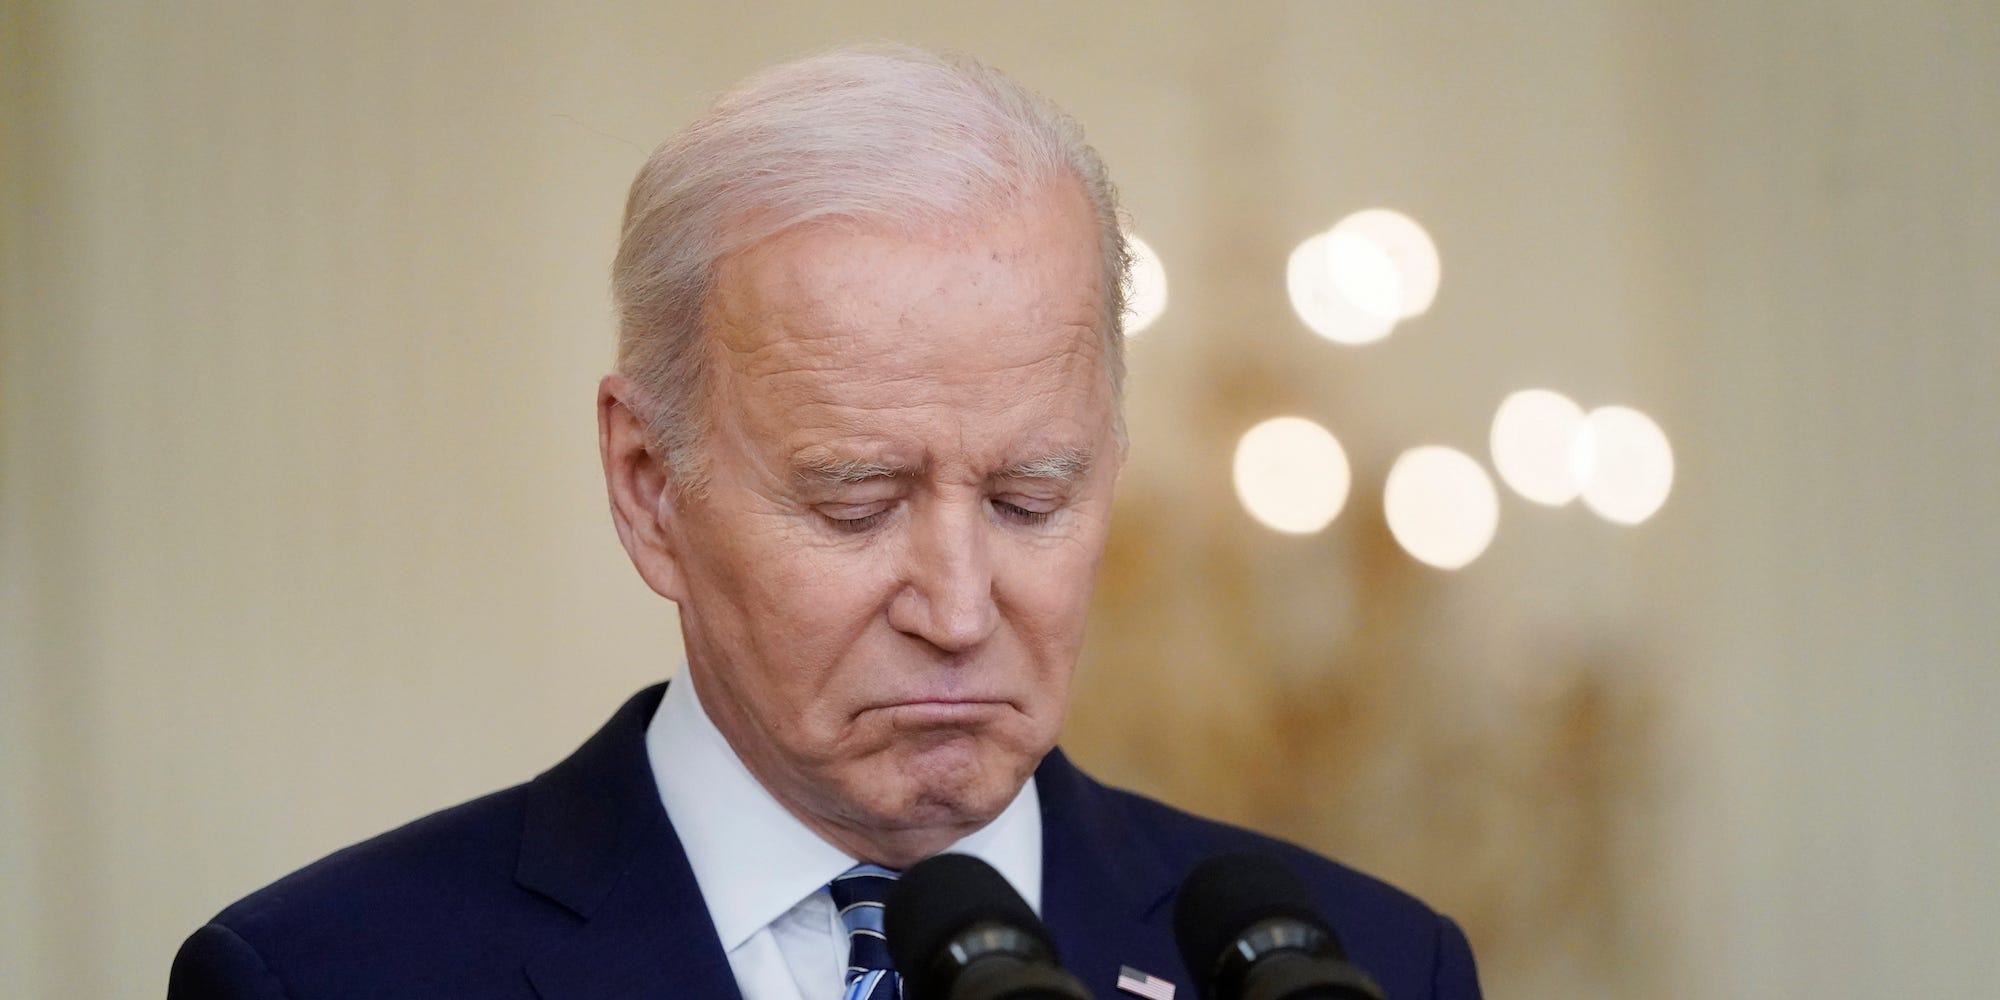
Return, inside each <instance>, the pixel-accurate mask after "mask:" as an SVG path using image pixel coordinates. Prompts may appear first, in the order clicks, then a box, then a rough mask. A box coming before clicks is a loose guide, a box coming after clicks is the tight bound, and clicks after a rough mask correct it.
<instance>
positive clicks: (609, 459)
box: [597, 374, 687, 604]
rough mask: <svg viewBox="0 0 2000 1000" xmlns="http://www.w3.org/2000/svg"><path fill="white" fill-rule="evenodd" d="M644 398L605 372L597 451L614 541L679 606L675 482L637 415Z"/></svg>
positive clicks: (624, 381)
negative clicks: (649, 443)
mask: <svg viewBox="0 0 2000 1000" xmlns="http://www.w3.org/2000/svg"><path fill="white" fill-rule="evenodd" d="M644 398H645V397H644V396H643V394H642V393H641V392H640V390H639V387H638V386H637V385H635V384H634V383H633V382H632V380H631V379H628V378H626V377H625V376H623V375H617V374H612V375H606V376H604V379H603V381H601V382H599V383H597V450H598V452H599V454H600V455H601V457H602V458H603V460H604V488H605V489H606V490H607V491H608V492H609V493H610V494H611V521H612V523H613V524H615V525H616V526H617V527H618V540H619V541H621V542H623V543H625V553H626V555H629V556H631V557H632V565H633V567H634V568H636V569H638V571H639V576H640V577H641V578H643V579H644V580H645V581H646V585H647V586H649V587H652V588H653V590H654V591H655V592H657V593H658V594H659V595H660V596H661V597H664V598H666V599H667V600H670V601H673V602H674V603H676V604H678V603H680V602H681V600H682V598H684V597H685V596H686V595H687V591H686V588H685V587H684V586H683V581H684V580H685V577H684V576H683V575H682V573H681V566H680V557H679V552H678V546H677V545H676V544H675V537H676V536H675V528H676V527H678V525H676V524H675V519H676V518H677V517H678V514H677V512H676V511H675V509H674V501H675V499H676V497H675V490H674V482H673V476H672V474H671V473H669V472H668V470H667V463H666V462H665V461H664V458H663V456H658V455H655V454H653V453H652V451H651V450H650V449H649V448H648V447H647V445H646V421H645V418H644V417H642V416H641V414H642V413H644V412H646V411H647V410H648V409H650V408H649V407H646V406H644V405H642V400H644Z"/></svg>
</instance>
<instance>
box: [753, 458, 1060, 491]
mask: <svg viewBox="0 0 2000 1000" xmlns="http://www.w3.org/2000/svg"><path fill="white" fill-rule="evenodd" d="M1090 466H1091V457H1090V453H1089V452H1087V451H1084V450H1082V449H1080V448H1067V449H1064V450H1062V451H1058V452H1054V453H1052V454H1048V455H1040V456H1037V457H1035V458H1031V459H1028V460H1026V461H1023V462H1016V463H1014V464H1013V465H1010V466H1007V467H1006V468H1004V469H1001V470H1000V471H998V472H996V473H994V474H993V477H992V478H993V479H994V480H1009V479H1042V480H1049V481H1052V482H1063V483H1074V482H1077V481H1080V480H1082V479H1083V478H1084V477H1085V476H1087V475H1089V474H1090ZM917 471H920V470H914V469H911V468H909V467H907V466H901V465H889V464H885V463H883V462H877V461H872V460H870V459H865V458H808V459H803V460H801V461H799V462H797V463H795V464H794V465H793V467H792V479H793V480H794V481H795V482H797V483H799V484H801V485H804V486H820V487H825V486H855V485H859V484H861V483H867V482H873V481H874V480H877V479H897V478H901V477H904V476H908V475H911V474H913V473H914V472H917Z"/></svg>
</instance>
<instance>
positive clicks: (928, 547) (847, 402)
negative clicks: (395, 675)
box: [667, 185, 1122, 860]
mask: <svg viewBox="0 0 2000 1000" xmlns="http://www.w3.org/2000/svg"><path fill="white" fill-rule="evenodd" d="M961 228H962V229H963V230H964V231H962V232H949V233H946V232H940V233H936V234H931V235H929V236H925V237H920V238H912V237H911V236H910V235H909V234H897V233H876V234H870V233H867V232H859V231H856V230H854V229H852V228H839V227H809V228H805V229H801V230H795V231H793V232H790V233H787V234H785V235H783V236H780V237H778V238H776V239H774V240H771V241H769V242H767V243H765V244H762V245H760V246H758V247H756V248H753V249H752V250H750V251H748V252H746V253H744V254H742V255H739V256H738V257H735V258H732V259H731V260H729V261H728V262H726V263H725V264H724V266H723V267H722V268H721V270H720V272H719V274H718V275H717V283H716V286H715V289H714V292H713V297H712V299H711V304H710V322H709V330H710V333H711V346H712V349H713V352H714V354H713V357H714V371H713V376H712V378H713V381H712V382H711V383H710V385H711V389H712V392H711V395H710V407H711V408H710V417H711V421H712V423H711V430H710V434H709V436H708V438H707V440H706V442H705V448H706V450H705V455H706V458H707V468H708V470H709V478H708V483H707V488H706V489H705V490H703V491H701V492H700V493H699V494H698V495H696V496H681V497H678V498H677V499H676V500H675V501H674V503H675V509H674V516H673V517H671V518H670V519H669V520H670V523H669V525H668V526H667V534H668V537H669V543H668V544H669V545H670V547H671V549H672V551H673V556H674V562H675V565H676V569H677V572H678V575H679V577H680V580H681V582H682V585H683V590H684V593H683V594H681V595H679V596H678V598H677V599H678V600H679V603H680V607H681V624H682V629H683V631H684V633H685V635H686V638H687V646H688V656H689V665H690V669H691V670H693V672H694V676H695V680H696V685H697V687H698V689H699V690H700V691H701V694H702V699H703V702H704V705H705V706H706V707H707V709H708V712H709V714H710V715H711V716H712V717H713V718H714V719H715V722H716V724H717V726H718V727H719V728H720V729H721V730H722V732H723V733H724V735H725V736H727V737H728V739H729V741H730V744H731V745H732V746H733V747H734V748H735V749H736V751H737V753H738V754H739V755H740V756H741V757H742V758H743V759H744V761H745V763H746V764H747V765H748V766H749V768H750V770H751V771H752V772H753V773H754V774H756V776H757V777H758V778H759V780H761V781H762V782H763V783H764V784H765V785H766V787H768V788H769V789H771V791H772V792H773V793H774V794H775V795H776V796H777V797H778V798H779V800H780V801H782V802H784V803H785V804H786V805H787V806H788V807H789V808H790V809H791V810H792V811H793V812H794V813H796V814H799V815H800V816H801V818H802V819H805V820H806V821H807V823H808V825H810V826H813V827H814V828H815V829H816V830H818V831H819V832H820V833H821V834H822V835H823V836H828V837H829V838H830V839H833V840H835V841H836V843H842V842H843V841H848V842H847V843H842V846H847V847H849V849H850V852H851V853H857V854H859V853H863V852H870V853H875V854H878V855H879V854H884V853H895V852H900V851H903V850H909V851H911V852H913V853H915V854H918V855H921V854H922V853H927V852H928V851H933V850H937V849H939V848H941V847H943V846H945V845H947V844H949V843H950V841H951V840H952V839H956V837H957V836H960V835H963V834H964V833H966V832H969V831H970V830H971V829H973V828H976V827H977V826H980V825H983V824H984V823H986V822H987V821H989V820H991V819H992V818H993V817H994V816H995V815H997V814H998V813H999V812H1000V810H1001V809H1003V808H1004V807H1005V806H1006V805H1007V803H1008V802H1009V801H1011V800H1012V798H1013V796H1014V795H1015V794H1016V792H1017V791H1018V790H1019V789H1020V786H1021V784H1022V782H1023V781H1025V780H1026V778H1027V776H1028V775H1029V773H1030V772H1031V771H1032V770H1033V769H1034V767H1035V765H1036V764H1037V763H1038V762H1039V761H1040V759H1041V758H1042V756H1043V755H1044V754H1045V753H1047V752H1048V750H1049V748H1050V747H1052V746H1053V745H1054V743H1055V740H1056V733H1057V729H1058V728H1059V726H1060V725H1061V723H1062V720H1063V716H1064V713H1065V711H1066V710H1067V707H1068V699H1069V685H1070V676H1071V673H1072V671H1073V669H1074V667H1075V664H1076V659H1077V654H1078V649H1079V646H1080V644H1081V641H1082V638H1083V627H1084V612H1085V608H1086V605H1087V604H1088V603H1089V599H1090V592H1091V586H1092V582H1093V579H1094V577H1095V575H1096V570H1097V565H1098V561H1099V558H1100V557H1101V555H1102V553H1103V550H1104V542H1105V533H1106V529H1107V526H1108V520H1109V515H1110V512H1111V496H1112V485H1113V482H1114V480H1115V478H1116V475H1117V471H1118V465H1119V461H1120V459H1121V457H1122V456H1121V455H1120V453H1119V446H1118V444H1117V442H1116V439H1115V432H1114V402H1113V400H1112V395H1111V389H1110V386H1109V385H1108V384H1107V382H1106V378H1105V374H1104V368H1103V363H1102V360H1101V357H1100V347H1099V343H1100V341H1099V334H1098V324H1099V323H1100V322H1101V319H1102V315H1103V303H1104V293H1105V289H1104V288H1103V280H1102V272H1101V263H1100V257H1099V250H1098V244H1097V229H1096V223H1095V220H1094V218H1093V216H1092V213H1091V211H1090V208H1089V206H1088V203H1087V202H1085V201H1084V199H1083V196H1082V194H1081V192H1080V191H1077V190H1075V189H1074V187H1073V186H1072V185H1059V186H1052V187H1051V188H1049V189H1048V190H1046V191H1045V192H1044V193H1042V194H1039V195H1036V196H1032V197H1030V198H1028V199H1024V204H1022V205H1021V206H1019V207H1018V208H1016V209H1012V210H1009V211H1007V212H1004V213H1002V214H1000V215H998V216H996V217H993V218H991V219H990V221H982V222H980V223H974V224H968V225H966V226H963V227H961ZM850 838H851V840H850ZM891 860H902V859H891Z"/></svg>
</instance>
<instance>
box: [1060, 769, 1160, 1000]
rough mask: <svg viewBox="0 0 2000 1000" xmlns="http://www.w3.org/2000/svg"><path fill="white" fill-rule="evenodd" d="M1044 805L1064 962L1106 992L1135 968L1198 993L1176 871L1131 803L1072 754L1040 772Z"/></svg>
mask: <svg viewBox="0 0 2000 1000" xmlns="http://www.w3.org/2000/svg"><path fill="white" fill-rule="evenodd" d="M1035 790H1036V792H1037V794H1038V795H1039V796H1040V798H1041V802H1042V920H1043V922H1044V923H1046V924H1047V925H1048V928H1049V933H1050V935H1051V936H1053V937H1054V938H1055V942H1056V951H1057V953H1058V954H1059V955H1060V957H1061V959H1062V963H1063V966H1064V967H1065V968H1067V969H1069V970H1070V971H1071V972H1073V973H1075V974H1076V976H1077V978H1079V979H1081V980H1083V983H1084V985H1085V986H1087V987H1089V988H1090V991H1091V992H1092V993H1093V994H1095V995H1097V996H1099V997H1116V996H1119V993H1118V991H1117V983H1118V970H1119V968H1120V967H1121V966H1128V965H1129V966H1132V967H1135V968H1138V969H1141V970H1143V971H1146V972H1149V973H1152V974H1153V975H1156V976H1161V977H1163V978H1166V979H1170V980H1173V981H1174V982H1175V983H1177V984H1178V985H1180V986H1181V987H1182V988H1184V989H1186V990H1187V991H1188V995H1191V994H1192V992H1193V987H1192V986H1191V985H1190V984H1189V980H1188V978H1187V974H1186V972H1185V971H1184V970H1183V969H1182V968H1181V960H1180V956H1179V954H1177V953H1176V951H1175V949H1174V944H1173V933H1172V930H1171V928H1170V927H1169V926H1168V921H1169V915H1168V914H1169V909H1168V906H1167V903H1168V901H1170V900H1171V899H1172V898H1173V892H1174V886H1175V872H1174V871H1173V869H1172V868H1171V867H1170V866H1169V865H1168V864H1167V862H1166V859H1164V858H1161V857H1160V856H1159V855H1158V854H1157V853H1156V852H1155V850H1154V849H1153V847H1152V846H1151V845H1152V844H1153V842H1154V838H1151V837H1146V836H1140V835H1138V833H1139V831H1135V830H1133V829H1132V824H1131V819H1130V817H1129V816H1128V815H1127V814H1126V812H1125V809H1124V805H1123V803H1121V802H1120V801H1119V800H1118V799H1117V798H1116V797H1115V796H1113V795H1112V794H1111V793H1110V792H1108V791H1107V790H1106V789H1105V788H1104V787H1103V786H1101V785H1099V784H1097V782H1095V781H1092V780H1091V779H1090V778H1089V777H1088V776H1086V775H1084V774H1083V772H1081V771H1079V770H1077V769H1076V766H1075V765H1073V764H1071V763H1070V762H1069V759H1068V758H1067V757H1065V756H1063V753H1062V751H1061V750H1056V751H1053V752H1051V753H1050V754H1049V755H1048V757H1047V758H1046V759H1044V760H1043V761H1042V766H1041V767H1040V768H1038V769H1036V771H1035Z"/></svg>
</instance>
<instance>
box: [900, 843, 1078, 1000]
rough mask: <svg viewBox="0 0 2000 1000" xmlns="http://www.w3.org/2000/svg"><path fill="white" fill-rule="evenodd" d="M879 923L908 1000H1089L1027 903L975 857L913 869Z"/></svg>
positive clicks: (944, 858) (953, 857) (951, 857)
mask: <svg viewBox="0 0 2000 1000" xmlns="http://www.w3.org/2000/svg"><path fill="white" fill-rule="evenodd" d="M882 923H883V929H884V936H886V937H887V938H888V940H889V957H890V958H891V959H893V960H895V963H896V971H897V972H899V973H901V974H902V977H903V997H904V998H905V1000H1003V998H1004V1000H1091V997H1090V991H1088V990H1086V989H1084V988H1083V984H1082V983H1080V982H1078V981H1077V979H1076V977H1075V976H1072V975H1070V974H1069V973H1067V972H1064V971H1063V969H1062V966H1060V965H1057V964H1056V947H1055V944H1054V942H1052V941H1050V940H1049V931H1048V928H1046V927H1043V926H1042V922H1041V921H1040V920H1038V919H1036V918H1035V911H1033V910H1031V909H1029V908H1028V903H1027V901H1026V900H1024V899H1022V898H1021V894H1020V893H1017V892H1015V891H1014V887H1013V886H1011V885H1008V884H1007V880H1006V879H1005V878H1003V877H1002V876H1001V875H1000V873H999V872H996V871H994V870H993V866H991V865H989V864H987V863H986V862H984V861H981V860H979V859H978V858H975V857H972V856H970V855H965V854H940V855H938V856H936V857H933V858H927V859H925V860H923V861H919V862H917V863H916V864H914V865H911V866H910V870H909V871H906V872H904V873H903V877H902V878H900V879H898V880H897V881H896V887H895V888H894V889H892V890H890V891H889V902H888V905H887V907H886V908H885V910H884V911H883V914H882Z"/></svg>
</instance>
